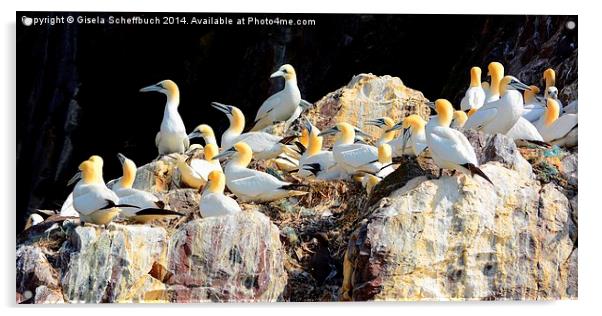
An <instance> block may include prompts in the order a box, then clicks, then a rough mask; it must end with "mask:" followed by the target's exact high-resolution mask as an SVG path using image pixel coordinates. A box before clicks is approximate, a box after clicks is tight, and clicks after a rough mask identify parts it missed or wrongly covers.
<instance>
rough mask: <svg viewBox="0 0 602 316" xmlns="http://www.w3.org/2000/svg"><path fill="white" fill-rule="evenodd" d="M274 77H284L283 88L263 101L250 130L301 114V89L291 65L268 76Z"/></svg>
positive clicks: (283, 66)
mask: <svg viewBox="0 0 602 316" xmlns="http://www.w3.org/2000/svg"><path fill="white" fill-rule="evenodd" d="M276 77H284V89H282V90H280V91H278V92H277V93H275V94H273V95H272V96H270V97H269V98H268V99H267V100H265V101H264V102H263V104H262V105H261V107H260V108H259V110H258V111H257V115H256V116H255V123H254V124H253V125H254V126H253V128H252V129H251V131H259V130H262V129H264V128H266V127H268V126H271V125H273V124H274V123H277V122H285V121H288V120H289V119H290V118H291V117H293V116H294V114H295V113H296V112H298V114H297V115H300V114H301V111H302V109H301V108H300V103H301V91H299V87H297V75H296V73H295V69H294V68H293V66H291V65H289V64H286V65H282V66H281V67H280V69H278V71H276V72H274V73H273V74H272V75H271V76H270V78H276ZM222 147H224V145H223V144H222Z"/></svg>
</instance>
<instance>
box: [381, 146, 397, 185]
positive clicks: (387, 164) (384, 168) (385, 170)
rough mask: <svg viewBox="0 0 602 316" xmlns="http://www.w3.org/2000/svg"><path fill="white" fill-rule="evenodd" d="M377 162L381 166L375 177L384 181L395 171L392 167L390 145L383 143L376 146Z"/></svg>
mask: <svg viewBox="0 0 602 316" xmlns="http://www.w3.org/2000/svg"><path fill="white" fill-rule="evenodd" d="M378 162H379V163H380V164H381V169H380V171H379V172H378V173H377V174H376V176H377V177H379V178H381V179H384V178H386V177H387V176H388V175H390V174H391V173H392V172H393V171H395V168H394V167H393V150H392V149H391V145H389V144H387V143H384V144H380V146H378Z"/></svg>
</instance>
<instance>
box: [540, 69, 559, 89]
mask: <svg viewBox="0 0 602 316" xmlns="http://www.w3.org/2000/svg"><path fill="white" fill-rule="evenodd" d="M543 80H544V81H545V82H546V88H548V87H551V86H555V85H556V72H555V71H554V69H552V68H548V69H546V70H545V71H544V72H543Z"/></svg>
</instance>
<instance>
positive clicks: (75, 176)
mask: <svg viewBox="0 0 602 316" xmlns="http://www.w3.org/2000/svg"><path fill="white" fill-rule="evenodd" d="M81 178H82V173H81V171H79V172H78V173H76V174H75V175H74V176H73V177H72V178H71V179H69V181H67V186H70V185H72V184H74V183H75V182H77V181H79V179H81Z"/></svg>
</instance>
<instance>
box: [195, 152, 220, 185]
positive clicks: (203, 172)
mask: <svg viewBox="0 0 602 316" xmlns="http://www.w3.org/2000/svg"><path fill="white" fill-rule="evenodd" d="M218 154H219V149H218V148H217V145H216V144H207V146H205V149H204V156H205V159H191V160H190V168H192V170H194V172H196V174H198V175H199V176H200V177H201V178H203V179H205V182H206V181H207V180H208V179H209V173H210V172H211V171H214V170H218V171H222V166H221V165H220V163H219V160H217V159H215V156H217V155H218Z"/></svg>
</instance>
